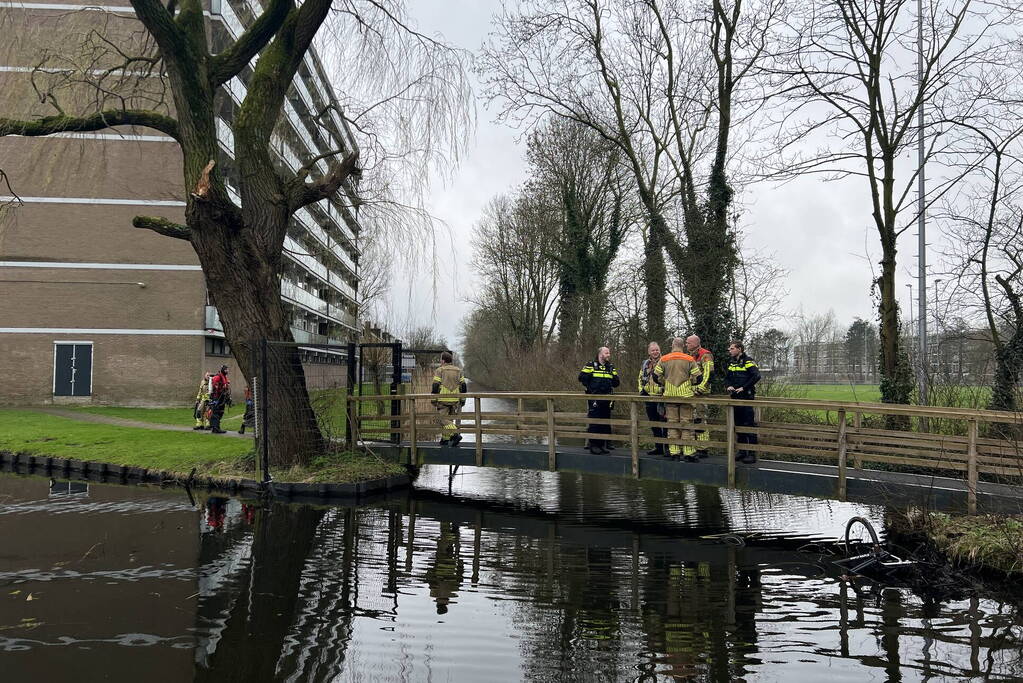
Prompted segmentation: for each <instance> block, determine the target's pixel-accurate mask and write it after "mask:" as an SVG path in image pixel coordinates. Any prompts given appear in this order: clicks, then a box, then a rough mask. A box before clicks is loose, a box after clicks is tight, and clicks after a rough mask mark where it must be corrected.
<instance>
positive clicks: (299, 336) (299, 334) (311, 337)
mask: <svg viewBox="0 0 1023 683" xmlns="http://www.w3.org/2000/svg"><path fill="white" fill-rule="evenodd" d="M291 335H292V336H293V337H294V338H295V341H296V342H298V343H299V344H326V343H327V336H326V335H324V334H314V333H312V332H308V331H306V330H303V329H301V328H298V327H292V328H291Z"/></svg>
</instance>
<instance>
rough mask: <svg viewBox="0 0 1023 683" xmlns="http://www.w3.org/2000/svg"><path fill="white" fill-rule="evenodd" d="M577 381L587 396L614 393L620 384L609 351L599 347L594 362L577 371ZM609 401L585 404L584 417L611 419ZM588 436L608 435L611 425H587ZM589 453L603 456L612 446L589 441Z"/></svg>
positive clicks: (595, 440) (597, 440)
mask: <svg viewBox="0 0 1023 683" xmlns="http://www.w3.org/2000/svg"><path fill="white" fill-rule="evenodd" d="M579 381H580V382H581V383H582V385H583V386H584V387H586V393H587V394H594V395H609V394H613V393H614V388H615V387H617V386H618V385H619V384H621V380H620V379H619V378H618V370H616V369H615V366H614V365H613V364H612V363H611V349H609V348H607V347H606V346H601V347H600V348H599V349H597V358H596V360H591V361H590V362H589V363H587V364H586V365H584V366H583V369H582V370H580V371H579ZM611 405H612V403H611V401H600V400H590V401H587V402H586V417H588V418H598V419H603V420H607V419H609V418H610V417H611ZM586 431H587V433H589V434H610V433H611V425H608V424H589V425H587V426H586ZM589 448H590V453H593V454H594V455H605V454H607V453H609V452H611V450H613V448H614V447H613V446H611V445H610V444H608V442H607V441H606V440H603V439H593V438H591V439H590V444H589Z"/></svg>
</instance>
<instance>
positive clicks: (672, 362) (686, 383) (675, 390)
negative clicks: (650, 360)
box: [654, 351, 700, 396]
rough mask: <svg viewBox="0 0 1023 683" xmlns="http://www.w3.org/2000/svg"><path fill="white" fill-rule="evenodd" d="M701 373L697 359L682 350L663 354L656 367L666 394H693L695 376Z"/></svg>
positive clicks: (657, 375)
mask: <svg viewBox="0 0 1023 683" xmlns="http://www.w3.org/2000/svg"><path fill="white" fill-rule="evenodd" d="M699 373H700V367H699V365H697V363H696V359H695V358H693V357H692V356H690V355H689V354H688V353H682V352H680V351H672V352H671V353H669V354H668V355H666V356H661V360H660V361H659V362H658V363H657V366H656V367H655V368H654V375H655V376H656V377H657V378H658V381H659V382H661V383H663V384H664V395H665V396H693V395H694V392H693V385H692V380H693V376H694V375H698V374H699Z"/></svg>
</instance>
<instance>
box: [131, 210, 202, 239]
mask: <svg viewBox="0 0 1023 683" xmlns="http://www.w3.org/2000/svg"><path fill="white" fill-rule="evenodd" d="M131 224H132V225H133V226H135V227H136V228H141V229H142V230H152V231H153V232H157V233H159V234H161V235H164V236H166V237H173V238H175V239H179V240H191V239H192V230H191V228H189V227H188V226H185V225H181V224H179V223H174V222H172V221H169V220H167V219H166V218H161V217H160V216H135V218H133V219H132V221H131Z"/></svg>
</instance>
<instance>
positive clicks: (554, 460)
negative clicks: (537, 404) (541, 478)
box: [547, 398, 558, 472]
mask: <svg viewBox="0 0 1023 683" xmlns="http://www.w3.org/2000/svg"><path fill="white" fill-rule="evenodd" d="M547 469H548V470H550V471H551V472H554V471H555V470H557V469H558V445H557V441H556V439H555V436H554V399H553V398H549V399H547Z"/></svg>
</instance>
